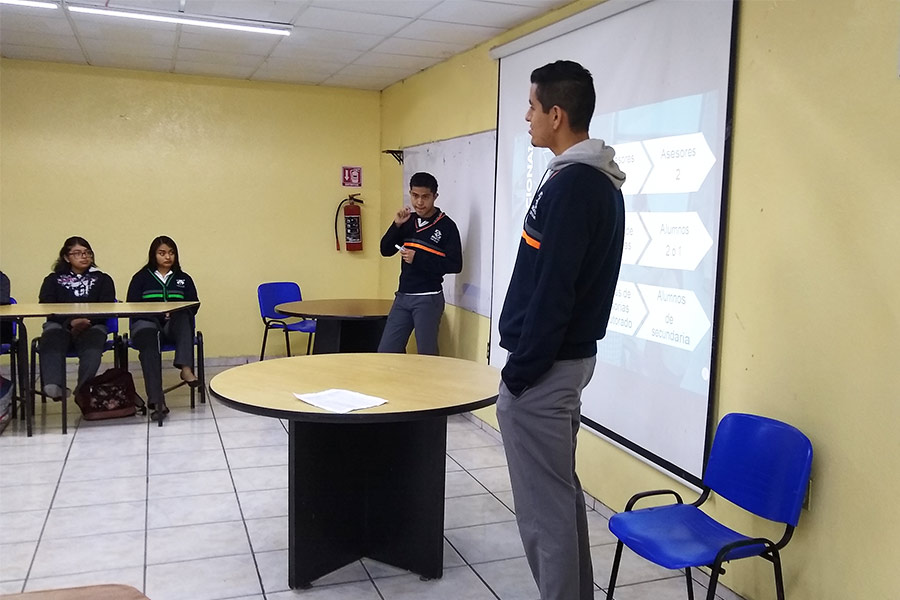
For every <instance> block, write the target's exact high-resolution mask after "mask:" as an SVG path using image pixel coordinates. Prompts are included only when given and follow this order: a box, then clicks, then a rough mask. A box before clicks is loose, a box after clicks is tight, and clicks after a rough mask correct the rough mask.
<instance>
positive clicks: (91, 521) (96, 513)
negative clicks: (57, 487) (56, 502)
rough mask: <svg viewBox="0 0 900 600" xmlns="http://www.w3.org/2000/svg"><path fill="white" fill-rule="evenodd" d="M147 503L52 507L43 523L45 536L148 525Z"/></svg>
mask: <svg viewBox="0 0 900 600" xmlns="http://www.w3.org/2000/svg"><path fill="white" fill-rule="evenodd" d="M146 512H147V504H146V503H145V502H120V503H112V504H103V505H99V506H90V507H84V506H77V507H74V508H56V507H54V508H52V509H51V510H50V516H49V517H48V518H47V524H46V525H45V527H44V536H43V539H45V540H52V539H58V538H69V537H76V536H82V535H95V534H99V533H116V532H121V531H141V532H143V531H144V529H145V520H146Z"/></svg>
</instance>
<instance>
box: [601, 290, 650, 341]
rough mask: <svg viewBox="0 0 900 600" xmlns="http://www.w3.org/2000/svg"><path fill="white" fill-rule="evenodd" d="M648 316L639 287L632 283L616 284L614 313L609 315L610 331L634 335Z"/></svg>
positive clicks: (608, 327) (608, 326)
mask: <svg viewBox="0 0 900 600" xmlns="http://www.w3.org/2000/svg"><path fill="white" fill-rule="evenodd" d="M646 316H647V308H646V307H645V306H644V303H643V301H641V295H640V294H639V293H638V290H637V287H635V285H634V284H633V283H632V282H630V281H622V280H621V279H620V280H619V281H618V283H616V293H615V296H614V297H613V305H612V311H611V312H610V313H609V325H607V326H606V328H607V329H608V330H609V331H616V332H618V333H624V334H625V335H634V332H635V331H636V330H637V328H638V327H639V326H640V324H641V322H642V321H643V320H644V317H646Z"/></svg>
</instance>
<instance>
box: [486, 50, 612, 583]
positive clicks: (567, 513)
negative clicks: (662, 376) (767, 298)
mask: <svg viewBox="0 0 900 600" xmlns="http://www.w3.org/2000/svg"><path fill="white" fill-rule="evenodd" d="M594 101H595V95H594V81H593V78H592V77H591V74H590V73H589V72H588V71H587V70H586V69H585V68H584V67H582V66H581V65H579V64H578V63H575V62H571V61H557V62H555V63H551V64H548V65H545V66H543V67H541V68H539V69H536V70H535V71H533V72H532V73H531V92H530V95H529V100H528V105H529V108H528V112H527V113H526V115H525V120H526V121H528V122H529V123H530V124H531V126H530V129H529V134H530V135H531V143H532V145H534V146H535V147H538V148H549V149H550V150H551V151H552V152H553V154H554V155H555V157H554V158H553V159H552V160H551V161H550V163H549V165H548V166H547V173H545V179H544V181H543V183H542V185H541V186H540V187H539V189H538V191H537V193H536V194H535V196H534V199H533V200H532V202H531V207H530V208H529V210H528V214H527V215H526V216H525V225H524V230H523V231H522V239H521V241H520V242H519V250H518V256H517V257H516V265H515V268H514V269H513V274H512V278H511V279H510V283H509V289H508V291H507V293H506V300H505V302H504V304H503V310H502V312H501V314H500V345H501V346H502V347H503V348H505V349H506V350H508V351H509V353H510V354H509V358H508V359H507V362H506V366H505V367H504V368H503V371H502V382H501V384H500V395H499V398H498V400H497V419H498V421H499V422H500V431H501V432H502V434H503V444H504V447H505V449H506V457H507V462H508V464H509V476H510V481H511V483H512V491H513V498H514V501H515V505H516V521H517V522H518V525H519V533H520V535H521V536H522V542H523V544H524V545H525V554H526V557H527V558H528V564H529V566H530V567H531V572H532V574H533V575H534V579H535V582H536V583H537V585H538V589H539V590H540V593H541V600H574V599H580V600H589V599H592V598H593V597H594V592H593V581H592V576H591V555H590V544H589V542H588V530H587V513H586V511H585V505H584V495H583V492H582V489H581V483H580V482H579V481H578V476H577V475H576V474H575V436H576V434H577V433H578V427H579V423H580V419H581V391H582V390H583V389H584V387H585V386H586V385H587V384H588V382H589V381H590V379H591V375H592V374H593V372H594V363H595V361H596V354H597V340H599V339H601V338H603V336H604V335H605V334H606V325H607V322H608V321H609V313H610V309H611V307H612V301H613V293H614V292H615V288H616V281H617V279H618V277H619V265H620V263H621V261H622V243H623V239H624V229H625V208H624V203H623V199H622V192H621V191H620V188H621V187H622V184H623V183H624V182H625V174H624V173H623V172H622V171H621V170H619V167H618V165H616V163H615V161H614V160H613V157H614V155H615V152H614V150H613V149H612V148H610V147H608V146H607V145H606V144H605V143H604V142H603V141H602V140H592V139H589V136H588V126H589V124H590V120H591V116H592V114H593V112H594Z"/></svg>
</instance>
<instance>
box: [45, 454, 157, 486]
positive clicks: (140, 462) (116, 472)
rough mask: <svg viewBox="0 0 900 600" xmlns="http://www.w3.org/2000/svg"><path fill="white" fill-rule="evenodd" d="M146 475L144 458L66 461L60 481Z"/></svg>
mask: <svg viewBox="0 0 900 600" xmlns="http://www.w3.org/2000/svg"><path fill="white" fill-rule="evenodd" d="M146 475H147V459H146V456H143V455H139V456H134V457H127V458H125V459H123V460H110V459H109V457H105V458H85V459H72V458H70V459H69V460H67V461H66V468H65V471H63V474H62V478H61V481H63V482H66V483H68V482H70V481H93V480H97V479H110V478H118V477H144V476H146Z"/></svg>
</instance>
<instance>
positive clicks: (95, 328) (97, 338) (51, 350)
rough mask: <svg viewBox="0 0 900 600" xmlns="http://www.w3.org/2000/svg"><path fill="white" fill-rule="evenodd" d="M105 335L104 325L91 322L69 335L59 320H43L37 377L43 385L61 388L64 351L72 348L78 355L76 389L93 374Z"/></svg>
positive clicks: (66, 328)
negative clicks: (39, 368)
mask: <svg viewBox="0 0 900 600" xmlns="http://www.w3.org/2000/svg"><path fill="white" fill-rule="evenodd" d="M107 335H109V332H108V331H107V329H106V325H92V326H90V327H88V328H87V329H85V330H84V331H82V332H81V333H79V334H78V335H74V336H73V335H72V332H71V331H70V330H69V328H68V327H66V326H63V325H62V324H61V323H57V322H56V321H47V322H46V323H44V329H43V332H42V333H41V342H40V352H41V380H42V381H43V382H44V385H50V384H52V385H58V386H59V387H61V388H63V389H65V387H66V354H68V352H69V350H70V349H74V350H75V354H76V355H77V356H78V384H77V385H76V386H75V391H76V392H77V391H78V389H79V388H80V387H81V386H82V384H83V383H84V382H85V381H87V380H88V379H90V378H91V377H93V376H94V375H96V374H97V370H98V369H99V368H100V359H101V357H102V356H103V346H104V345H105V344H106V337H107Z"/></svg>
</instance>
